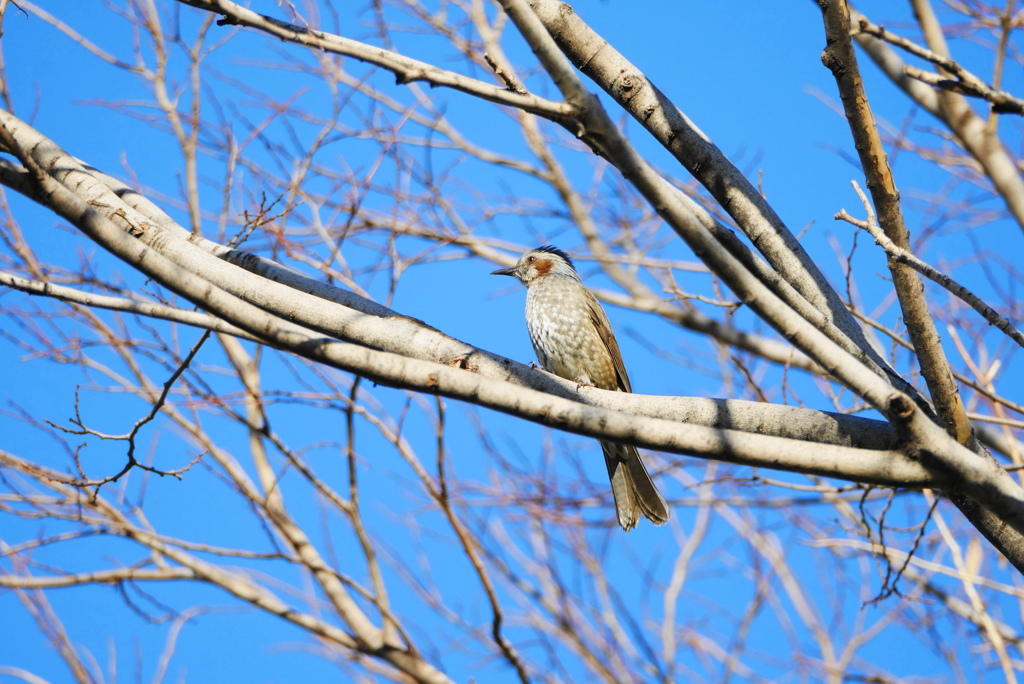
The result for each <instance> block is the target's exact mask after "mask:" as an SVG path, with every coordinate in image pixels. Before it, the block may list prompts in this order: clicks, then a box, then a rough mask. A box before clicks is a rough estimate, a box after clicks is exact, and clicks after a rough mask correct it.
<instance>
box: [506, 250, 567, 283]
mask: <svg viewBox="0 0 1024 684" xmlns="http://www.w3.org/2000/svg"><path fill="white" fill-rule="evenodd" d="M491 275H507V276H513V277H515V278H518V279H519V282H521V283H522V284H523V285H526V286H527V287H529V286H530V284H531V283H533V282H534V281H536V280H537V279H538V278H545V277H547V276H562V277H565V278H572V279H574V280H579V279H580V277H579V275H578V274H577V273H576V267H575V266H573V263H572V259H570V258H569V255H568V254H566V253H565V252H563V251H562V250H560V249H558V248H557V247H552V246H551V245H544V246H543V247H538V248H537V249H531V250H530V251H529V252H527V253H526V254H524V255H523V256H521V257H519V262H518V263H517V264H516V265H515V266H513V267H512V268H499V269H498V270H497V271H491Z"/></svg>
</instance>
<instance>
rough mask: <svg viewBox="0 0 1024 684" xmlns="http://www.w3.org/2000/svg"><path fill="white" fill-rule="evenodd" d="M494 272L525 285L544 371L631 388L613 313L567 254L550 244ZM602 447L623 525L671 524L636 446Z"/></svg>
mask: <svg viewBox="0 0 1024 684" xmlns="http://www.w3.org/2000/svg"><path fill="white" fill-rule="evenodd" d="M491 275H507V276H513V277H515V278H518V279H519V281H520V282H521V283H522V284H523V285H525V286H526V327H527V329H528V330H529V331H530V341H532V342H533V349H534V351H535V352H536V354H537V360H538V361H539V362H540V365H541V366H542V367H543V368H544V370H546V371H548V372H550V373H554V374H555V375H558V376H560V377H563V378H565V379H567V380H574V381H576V382H577V383H579V384H580V385H592V386H594V387H598V388H600V389H605V390H618V391H619V392H631V391H632V390H631V389H630V386H629V378H628V377H627V376H626V367H625V365H623V363H622V353H621V352H620V351H619V344H618V342H616V341H615V335H614V333H612V326H611V324H610V323H609V322H608V316H607V315H605V312H604V309H602V308H601V305H600V304H599V303H598V301H597V299H596V298H595V297H594V295H593V293H591V292H590V290H588V289H587V288H586V287H585V286H584V285H583V283H582V282H581V281H580V276H579V274H578V273H576V267H575V266H573V263H572V259H570V258H569V256H568V255H567V254H566V253H565V252H563V251H562V250H560V249H558V248H557V247H552V246H551V245H545V246H544V247H538V248H537V249H534V250H531V251H529V252H527V253H526V254H524V255H523V256H522V257H521V258H520V259H519V263H517V264H516V265H515V266H514V267H512V268H499V269H498V270H497V271H494V272H492V274H491ZM601 449H602V450H603V451H604V460H605V464H606V465H607V466H608V477H609V479H611V481H612V495H613V496H614V497H615V513H616V515H617V516H618V519H619V526H620V527H622V529H623V530H626V531H627V532H628V531H629V530H631V529H633V528H634V527H636V524H637V521H638V520H639V519H640V514H641V513H643V514H644V515H645V516H647V519H648V520H650V521H651V522H653V523H654V524H655V525H664V524H665V523H666V522H668V518H669V510H668V505H667V504H666V503H665V499H664V498H662V496H661V493H660V492H659V491H658V488H657V487H655V486H654V483H653V482H652V481H651V476H650V475H648V474H647V469H646V468H644V464H643V461H641V460H640V454H639V453H637V450H636V447H632V446H623V445H621V444H615V443H614V442H601Z"/></svg>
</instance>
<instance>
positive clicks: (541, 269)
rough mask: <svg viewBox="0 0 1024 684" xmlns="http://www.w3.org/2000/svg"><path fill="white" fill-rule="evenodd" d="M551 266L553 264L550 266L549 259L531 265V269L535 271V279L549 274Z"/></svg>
mask: <svg viewBox="0 0 1024 684" xmlns="http://www.w3.org/2000/svg"><path fill="white" fill-rule="evenodd" d="M553 265H554V264H552V262H551V259H541V260H540V261H538V262H537V263H536V264H534V265H533V268H534V269H536V271H537V277H538V278H539V277H541V276H546V275H547V274H548V273H550V272H551V267H552V266H553Z"/></svg>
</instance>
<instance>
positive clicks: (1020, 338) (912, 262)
mask: <svg viewBox="0 0 1024 684" xmlns="http://www.w3.org/2000/svg"><path fill="white" fill-rule="evenodd" d="M850 183H851V184H852V185H853V189H854V190H855V191H856V193H857V196H858V197H860V201H861V203H862V204H863V205H864V209H865V211H866V212H867V220H865V221H861V220H858V219H855V218H853V217H852V216H850V215H849V214H848V213H847V212H846V210H845V209H844V210H842V211H840V212H839V213H838V214H836V215H835V217H836V219H839V220H842V221H846V222H847V223H851V224H853V225H855V226H857V227H858V228H862V229H864V230H866V231H867V232H868V233H870V235H871V237H873V238H874V239H875V242H876V243H877V244H878V246H879V247H881V248H882V249H883V250H885V253H886V255H888V257H889V258H890V259H892V260H893V261H897V262H899V263H903V264H906V265H907V266H910V267H911V268H912V269H914V270H915V271H917V272H918V273H920V274H921V275H923V276H924V277H925V278H927V279H928V280H930V281H932V282H933V283H937V284H938V285H941V286H942V287H943V288H945V289H946V290H947V291H948V292H950V293H951V294H952V295H953V296H954V297H956V298H957V299H960V300H961V301H963V302H964V303H966V304H967V305H968V306H970V307H971V308H972V309H974V310H975V311H977V312H978V313H979V314H981V316H982V317H983V318H984V319H985V320H986V321H988V322H989V323H990V324H991V325H994V326H995V327H996V328H998V329H999V330H1001V331H1002V332H1003V333H1005V334H1006V335H1007V337H1009V338H1010V339H1011V340H1013V341H1014V342H1016V343H1017V344H1019V345H1020V346H1022V347H1024V334H1021V332H1020V330H1018V329H1017V328H1016V327H1014V325H1013V323H1011V322H1010V321H1009V320H1008V319H1006V318H1005V317H1003V316H1001V315H999V314H998V313H997V312H996V311H995V309H993V308H992V307H991V306H989V305H988V304H986V303H985V302H984V301H982V300H981V298H980V297H978V296H977V295H976V294H974V293H973V292H971V291H970V290H968V289H967V288H966V287H964V286H963V285H961V284H960V283H958V282H956V281H955V280H953V279H952V278H950V277H949V276H948V275H946V274H945V273H942V272H941V271H939V270H938V269H937V268H935V267H934V266H931V265H929V264H927V263H925V262H924V261H921V259H919V258H917V257H916V256H914V255H913V254H911V253H910V252H908V251H907V250H905V249H901V248H900V247H899V246H897V245H896V244H895V243H894V242H893V241H892V240H890V239H889V238H888V237H886V235H885V233H883V232H882V229H881V228H879V226H878V222H877V221H876V220H875V215H874V212H873V211H872V210H871V203H870V202H869V201H868V198H867V197H866V196H865V194H864V191H863V190H861V188H860V185H858V184H857V181H850Z"/></svg>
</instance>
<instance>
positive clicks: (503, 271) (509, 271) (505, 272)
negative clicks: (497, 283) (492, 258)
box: [491, 266, 516, 278]
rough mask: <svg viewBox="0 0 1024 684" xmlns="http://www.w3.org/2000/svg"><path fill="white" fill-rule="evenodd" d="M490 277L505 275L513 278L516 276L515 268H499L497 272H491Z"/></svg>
mask: <svg viewBox="0 0 1024 684" xmlns="http://www.w3.org/2000/svg"><path fill="white" fill-rule="evenodd" d="M491 275H507V276H512V277H513V278H514V277H515V276H516V269H515V266H513V267H512V268H499V269H498V270H497V271H491Z"/></svg>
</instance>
